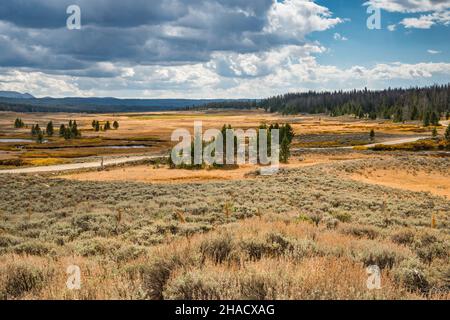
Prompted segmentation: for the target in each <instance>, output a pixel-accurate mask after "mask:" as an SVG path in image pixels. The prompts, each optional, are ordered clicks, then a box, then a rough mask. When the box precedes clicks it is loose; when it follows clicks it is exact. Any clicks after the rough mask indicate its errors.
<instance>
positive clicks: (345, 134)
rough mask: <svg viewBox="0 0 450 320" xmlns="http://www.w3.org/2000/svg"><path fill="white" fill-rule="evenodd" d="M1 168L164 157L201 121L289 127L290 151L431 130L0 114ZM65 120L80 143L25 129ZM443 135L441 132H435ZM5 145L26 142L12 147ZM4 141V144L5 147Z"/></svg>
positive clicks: (211, 121) (174, 116) (248, 118)
mask: <svg viewBox="0 0 450 320" xmlns="http://www.w3.org/2000/svg"><path fill="white" fill-rule="evenodd" d="M0 114H1V117H0V168H11V167H17V166H19V167H20V166H25V167H29V166H36V165H52V164H60V163H72V162H79V161H83V159H88V158H91V157H95V156H103V157H109V156H121V155H122V156H127V155H133V156H135V155H142V154H153V155H154V154H161V153H167V152H168V150H170V147H171V145H173V143H172V142H171V141H170V136H171V133H172V132H173V131H174V130H175V129H179V128H186V129H188V130H191V131H192V128H193V122H194V121H202V123H203V128H204V130H207V129H210V128H216V129H217V128H221V127H222V126H223V125H224V124H231V125H232V126H233V127H234V128H243V129H248V128H256V127H258V126H259V125H260V124H261V123H268V124H270V123H276V122H278V123H290V124H291V125H292V127H293V129H294V131H295V133H296V135H297V137H296V139H295V141H294V142H293V147H294V148H303V147H307V148H311V147H316V148H323V147H345V146H358V145H366V144H370V143H382V142H383V141H389V140H393V139H401V138H410V137H413V138H414V137H423V136H429V135H430V132H429V131H430V130H431V129H424V128H423V127H422V126H421V125H419V124H418V123H406V124H394V123H392V122H391V121H365V120H356V119H352V118H350V117H340V118H330V117H325V116H280V115H277V114H268V113H264V112H261V111H222V112H219V111H210V112H158V113H143V114H101V115H97V114H64V113H54V114H53V113H52V114H47V113H42V114H41V113H39V114H17V113H9V112H2V113H0ZM16 118H21V119H22V120H23V121H24V122H25V124H26V127H25V128H22V129H15V128H14V127H13V123H14V120H15V119H16ZM69 119H72V120H76V121H77V124H78V128H79V129H81V133H82V137H81V138H79V139H74V140H69V141H66V140H64V139H63V138H61V137H59V136H58V134H57V132H56V134H55V135H54V136H53V137H46V139H47V140H48V141H47V142H46V143H43V144H38V143H36V142H34V141H33V138H32V137H31V134H30V128H31V125H33V124H39V126H40V127H41V128H45V126H46V124H47V123H48V122H49V121H52V122H53V124H54V127H55V130H56V131H57V128H59V126H60V125H61V124H66V125H67V122H68V121H69ZM93 120H98V121H100V122H101V123H102V124H104V123H105V122H106V121H110V122H111V123H112V122H113V121H118V122H119V124H120V127H119V129H118V130H108V131H100V132H96V131H95V130H94V129H93V128H92V121H93ZM371 129H374V130H375V131H376V133H377V134H376V138H375V141H371V140H370V139H369V132H370V130H371ZM440 131H442V132H443V131H444V127H443V128H441V129H440ZM6 139H22V140H23V139H25V140H30V141H25V142H23V141H22V142H15V141H12V142H11V141H9V140H6ZM8 141H9V142H8Z"/></svg>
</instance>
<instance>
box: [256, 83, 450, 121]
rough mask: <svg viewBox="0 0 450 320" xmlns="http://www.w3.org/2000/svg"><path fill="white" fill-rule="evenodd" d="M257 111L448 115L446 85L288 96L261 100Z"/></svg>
mask: <svg viewBox="0 0 450 320" xmlns="http://www.w3.org/2000/svg"><path fill="white" fill-rule="evenodd" d="M258 106H259V107H260V108H263V109H265V110H266V111H269V112H280V113H282V114H298V113H310V114H317V113H325V114H329V115H331V116H341V115H355V116H356V117H359V118H370V119H377V118H378V119H393V120H394V121H396V122H402V121H406V120H425V119H429V120H430V121H431V123H432V124H433V122H434V121H433V120H436V118H439V117H441V116H446V117H448V116H449V112H450V84H447V85H434V86H430V87H424V88H410V89H386V90H383V91H371V90H367V89H364V90H353V91H335V92H314V91H310V92H305V93H288V94H285V95H280V96H275V97H271V98H268V99H264V100H262V101H260V102H259V103H258Z"/></svg>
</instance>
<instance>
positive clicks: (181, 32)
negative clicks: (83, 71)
mask: <svg viewBox="0 0 450 320" xmlns="http://www.w3.org/2000/svg"><path fill="white" fill-rule="evenodd" d="M71 4H77V5H79V6H80V8H81V22H82V29H81V30H67V29H66V28H65V24H66V19H67V17H68V14H66V9H67V7H68V6H69V5H71ZM272 4H273V2H272V0H246V1H244V0H182V1H181V0H155V1H148V0H131V1H115V0H114V1H112V0H109V1H107V0H95V1H94V0H28V1H2V3H1V4H0V36H1V39H2V40H1V41H0V66H2V67H7V66H10V67H24V66H25V67H35V68H39V67H40V68H42V69H60V70H70V69H74V70H75V69H79V68H87V67H88V66H89V64H91V63H96V62H100V61H110V62H121V63H124V64H129V65H135V64H144V65H145V64H148V65H151V64H160V65H177V64H185V63H197V62H204V61H208V59H209V58H210V54H211V53H212V52H213V51H217V50H223V51H227V50H229V51H236V52H253V51H258V50H263V49H265V48H267V47H270V46H272V45H276V44H277V43H276V42H277V39H271V38H270V37H269V38H268V37H265V36H263V35H262V30H263V28H264V26H265V25H266V23H267V11H268V10H269V9H270V7H271V5H272Z"/></svg>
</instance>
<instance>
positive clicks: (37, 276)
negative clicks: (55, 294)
mask: <svg viewBox="0 0 450 320" xmlns="http://www.w3.org/2000/svg"><path fill="white" fill-rule="evenodd" d="M48 272H49V271H47V272H45V271H43V270H42V269H41V268H37V267H35V266H33V265H30V264H25V263H20V262H19V263H14V262H13V263H9V264H7V265H6V266H4V267H3V268H2V270H1V278H2V282H1V287H0V296H1V298H2V299H16V298H20V297H21V296H22V295H24V294H26V293H30V292H31V291H36V290H39V289H41V288H42V287H43V286H44V284H45V282H46V281H47V280H48V278H49V276H50V275H49V273H48Z"/></svg>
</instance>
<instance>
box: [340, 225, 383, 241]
mask: <svg viewBox="0 0 450 320" xmlns="http://www.w3.org/2000/svg"><path fill="white" fill-rule="evenodd" d="M341 232H342V233H343V234H346V235H351V236H354V237H357V238H367V239H371V240H373V239H376V238H378V237H379V235H380V231H379V229H378V228H376V227H370V226H361V225H346V226H345V227H343V228H342V229H341Z"/></svg>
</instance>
